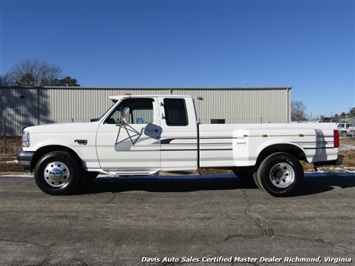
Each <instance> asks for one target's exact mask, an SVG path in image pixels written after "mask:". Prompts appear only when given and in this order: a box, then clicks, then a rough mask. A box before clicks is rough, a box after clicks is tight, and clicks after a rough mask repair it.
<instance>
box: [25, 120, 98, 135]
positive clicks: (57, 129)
mask: <svg viewBox="0 0 355 266" xmlns="http://www.w3.org/2000/svg"><path fill="white" fill-rule="evenodd" d="M98 126H99V122H97V121H96V122H86V123H63V124H46V125H39V126H31V127H26V128H25V129H24V131H28V132H30V133H81V132H83V133H93V132H96V130H97V127H98Z"/></svg>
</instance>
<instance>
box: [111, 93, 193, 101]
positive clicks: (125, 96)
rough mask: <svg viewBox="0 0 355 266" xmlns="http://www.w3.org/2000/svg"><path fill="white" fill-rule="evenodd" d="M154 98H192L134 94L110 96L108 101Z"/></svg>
mask: <svg viewBox="0 0 355 266" xmlns="http://www.w3.org/2000/svg"><path fill="white" fill-rule="evenodd" d="M156 97H164V98H192V96H191V95H171V94H166V95H164V94H156V95H143V94H141V95H136V94H134V95H133V94H125V95H116V96H110V99H111V100H113V101H120V100H121V99H122V98H156Z"/></svg>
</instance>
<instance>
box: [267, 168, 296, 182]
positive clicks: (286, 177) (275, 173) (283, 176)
mask: <svg viewBox="0 0 355 266" xmlns="http://www.w3.org/2000/svg"><path fill="white" fill-rule="evenodd" d="M269 178H270V181H271V183H272V184H273V185H274V186H275V187H277V188H287V187H289V186H290V185H292V184H293V182H294V181H295V171H294V169H293V167H292V166H291V165H290V164H288V163H278V164H275V165H274V166H273V167H272V168H271V170H270V173H269Z"/></svg>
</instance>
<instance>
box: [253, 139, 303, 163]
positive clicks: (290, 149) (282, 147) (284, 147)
mask: <svg viewBox="0 0 355 266" xmlns="http://www.w3.org/2000/svg"><path fill="white" fill-rule="evenodd" d="M277 152H285V153H289V154H291V155H293V156H294V157H296V158H297V159H298V160H300V161H307V158H306V154H305V152H304V151H303V150H302V149H301V148H300V147H299V146H297V145H294V144H290V143H285V144H274V145H270V146H268V147H266V148H264V149H263V150H262V151H261V152H260V153H259V155H258V157H257V160H256V166H257V167H258V166H259V165H260V164H261V162H262V161H263V160H264V159H265V158H266V157H268V156H269V155H271V154H274V153H277Z"/></svg>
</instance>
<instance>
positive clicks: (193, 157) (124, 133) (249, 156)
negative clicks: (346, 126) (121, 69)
mask: <svg viewBox="0 0 355 266" xmlns="http://www.w3.org/2000/svg"><path fill="white" fill-rule="evenodd" d="M110 98H111V99H112V100H113V102H114V103H113V105H112V106H111V107H110V108H109V109H108V110H107V111H106V112H105V113H104V114H103V115H102V116H101V118H99V119H97V120H95V121H92V122H88V123H68V124H48V125H40V126H34V127H28V128H25V129H24V131H23V136H22V150H21V151H20V152H19V153H18V155H17V158H18V161H19V163H20V164H22V165H23V166H24V168H25V170H30V171H34V177H35V181H36V183H37V185H38V187H39V188H40V189H41V190H42V191H44V192H46V193H48V194H52V195H64V194H71V193H74V192H75V191H77V190H78V189H79V188H80V187H81V186H82V185H83V184H84V183H85V182H89V181H91V180H93V179H95V178H96V177H97V175H98V174H100V173H104V174H109V175H112V176H135V175H139V176H145V175H154V174H157V173H158V172H160V171H189V170H191V171H192V170H197V169H198V168H227V169H233V171H234V173H235V174H236V175H237V176H238V177H242V178H251V180H254V182H255V183H256V184H257V185H258V186H259V187H260V188H261V189H263V190H265V191H267V192H268V193H270V194H271V195H274V196H288V195H291V194H292V193H293V192H295V191H296V190H297V189H298V188H299V187H300V186H301V184H302V181H303V176H304V173H303V168H302V166H301V164H300V162H299V161H300V160H303V161H307V162H310V163H313V164H315V165H325V164H339V163H340V161H341V158H340V157H339V156H338V147H339V132H338V130H337V127H336V125H335V124H329V123H324V124H199V123H198V122H197V121H198V120H197V116H196V112H195V106H194V100H193V98H192V97H191V96H186V95H149V96H148V95H144V96H143V95H124V96H118V97H110ZM211 108H213V107H211Z"/></svg>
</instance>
